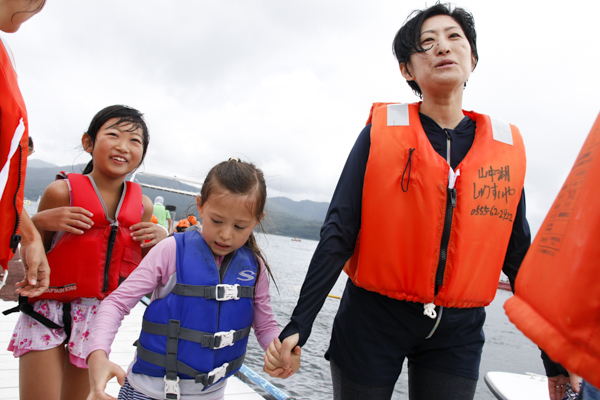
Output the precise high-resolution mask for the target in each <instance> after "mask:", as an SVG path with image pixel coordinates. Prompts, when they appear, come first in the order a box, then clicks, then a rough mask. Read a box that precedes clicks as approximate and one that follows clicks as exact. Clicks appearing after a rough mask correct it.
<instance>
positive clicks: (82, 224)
mask: <svg viewBox="0 0 600 400" xmlns="http://www.w3.org/2000/svg"><path fill="white" fill-rule="evenodd" d="M92 217H93V214H92V213H91V212H89V211H88V210H86V209H85V208H81V207H57V208H49V209H47V210H44V211H40V212H38V213H37V214H35V215H34V216H33V217H31V220H32V221H33V223H34V224H35V227H36V228H37V229H38V230H40V231H49V232H61V231H64V232H69V233H73V234H75V235H82V234H83V233H84V232H85V230H88V229H90V228H91V227H92V225H94V222H93V221H92V220H91V218H92Z"/></svg>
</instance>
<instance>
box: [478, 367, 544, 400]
mask: <svg viewBox="0 0 600 400" xmlns="http://www.w3.org/2000/svg"><path fill="white" fill-rule="evenodd" d="M484 381H485V383H486V384H487V386H488V388H489V389H490V391H491V392H492V393H493V394H494V396H496V397H497V398H498V399H500V400H548V398H549V396H548V378H546V377H545V376H543V375H538V374H533V373H530V372H529V373H527V374H525V375H523V374H513V373H510V372H499V371H490V372H488V373H487V374H485V377H484Z"/></svg>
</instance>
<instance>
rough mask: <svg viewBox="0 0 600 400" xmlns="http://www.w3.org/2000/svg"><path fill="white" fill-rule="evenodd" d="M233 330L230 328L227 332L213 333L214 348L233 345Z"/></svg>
mask: <svg viewBox="0 0 600 400" xmlns="http://www.w3.org/2000/svg"><path fill="white" fill-rule="evenodd" d="M234 333H235V331H234V330H230V331H229V332H217V333H215V344H214V347H213V348H214V349H222V348H223V347H227V346H233V343H234V340H233V335H234Z"/></svg>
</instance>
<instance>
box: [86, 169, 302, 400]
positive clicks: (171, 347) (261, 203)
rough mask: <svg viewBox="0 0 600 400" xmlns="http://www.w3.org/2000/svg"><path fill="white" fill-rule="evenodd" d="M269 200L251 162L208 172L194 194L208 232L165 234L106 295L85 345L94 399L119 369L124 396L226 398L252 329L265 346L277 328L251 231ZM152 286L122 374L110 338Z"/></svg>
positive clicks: (138, 399)
mask: <svg viewBox="0 0 600 400" xmlns="http://www.w3.org/2000/svg"><path fill="white" fill-rule="evenodd" d="M266 198H267V191H266V185H265V180H264V177H263V173H262V171H260V170H259V169H258V168H256V167H255V166H254V165H253V164H250V163H245V162H242V161H239V160H237V159H230V160H229V161H226V162H222V163H220V164H218V165H216V166H215V167H213V168H212V169H211V170H210V172H209V173H208V175H207V176H206V179H205V181H204V184H203V185H202V190H201V193H200V196H199V197H198V198H197V206H198V212H199V214H200V217H201V218H202V221H203V223H202V231H198V230H193V229H188V230H186V231H185V232H181V233H175V234H174V235H173V236H171V237H168V238H167V239H165V240H163V241H162V242H161V243H159V244H158V245H157V246H156V248H155V249H154V250H152V252H150V254H149V255H148V257H147V258H145V259H144V260H143V261H142V263H141V264H140V266H139V268H138V269H136V270H135V271H134V272H133V273H132V274H131V276H130V277H129V278H128V279H127V280H126V281H125V282H124V283H123V285H121V287H119V289H117V290H116V291H115V292H114V293H113V294H111V295H110V296H108V298H107V299H106V300H105V301H103V302H102V304H101V306H100V309H99V310H98V315H97V317H96V321H95V322H94V332H95V333H96V335H95V336H94V337H93V338H92V339H91V343H90V346H89V347H88V351H89V356H88V365H89V366H90V382H91V389H92V392H91V394H90V396H89V397H88V400H93V399H106V398H107V395H106V394H105V393H104V390H105V388H106V383H107V382H108V380H109V379H111V378H112V377H113V376H116V377H117V379H118V381H119V383H120V384H121V385H122V386H123V387H122V388H121V391H120V393H119V399H122V400H127V399H136V400H143V399H164V398H167V399H175V398H180V396H181V398H189V399H204V398H206V399H211V400H212V399H215V400H216V399H222V398H223V394H224V391H225V384H226V378H228V377H229V376H231V375H233V374H234V373H235V372H236V371H237V370H238V369H239V368H240V367H241V365H242V362H243V359H244V355H245V352H246V344H247V342H248V335H249V333H250V328H253V329H254V332H255V334H256V337H257V339H258V342H259V344H260V345H261V346H262V348H263V349H266V347H267V346H268V344H269V343H270V342H271V341H272V340H273V339H274V338H276V337H277V335H279V333H280V331H279V328H278V326H277V323H276V322H275V319H274V318H273V312H272V310H271V305H270V297H269V280H268V277H267V274H266V273H265V272H267V273H268V274H270V269H269V266H268V265H267V263H266V262H265V258H264V256H263V255H262V253H261V251H260V249H259V248H258V246H257V244H256V240H255V238H254V234H253V230H254V228H255V227H256V226H257V225H259V224H260V222H261V220H262V218H263V216H264V207H265V202H266ZM149 292H152V302H151V303H150V305H149V306H148V308H147V309H146V312H145V313H144V319H143V322H142V332H141V334H140V338H139V340H138V342H137V351H136V357H135V358H134V360H133V362H132V364H131V367H130V368H129V372H128V373H126V372H125V371H123V370H122V369H121V367H119V366H118V365H117V364H114V363H112V362H111V361H109V360H108V354H109V353H110V346H111V344H112V342H113V340H114V337H115V335H116V332H117V329H118V327H119V325H120V324H121V321H122V319H123V318H124V316H125V315H126V314H128V313H129V310H130V309H131V308H133V307H134V306H135V305H136V304H137V303H138V302H139V301H140V299H141V298H142V297H143V296H144V295H145V294H146V293H149ZM298 364H299V357H297V356H295V357H294V360H293V362H292V365H293V366H294V368H296V369H297V367H298V366H299V365H298Z"/></svg>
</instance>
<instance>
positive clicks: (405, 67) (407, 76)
mask: <svg viewBox="0 0 600 400" xmlns="http://www.w3.org/2000/svg"><path fill="white" fill-rule="evenodd" d="M400 73H401V74H402V76H403V77H404V79H406V80H407V81H414V80H415V78H414V77H413V76H412V74H411V73H410V69H409V66H408V64H407V63H400Z"/></svg>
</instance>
